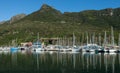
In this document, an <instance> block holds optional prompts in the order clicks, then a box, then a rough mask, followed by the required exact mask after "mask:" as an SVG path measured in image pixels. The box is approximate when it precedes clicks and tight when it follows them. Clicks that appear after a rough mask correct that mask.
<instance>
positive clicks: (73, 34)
mask: <svg viewBox="0 0 120 73" xmlns="http://www.w3.org/2000/svg"><path fill="white" fill-rule="evenodd" d="M74 46H75V35H74V33H73V47H74Z"/></svg>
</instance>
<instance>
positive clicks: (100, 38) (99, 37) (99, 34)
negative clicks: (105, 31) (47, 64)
mask: <svg viewBox="0 0 120 73" xmlns="http://www.w3.org/2000/svg"><path fill="white" fill-rule="evenodd" d="M99 45H100V46H101V34H100V33H99Z"/></svg>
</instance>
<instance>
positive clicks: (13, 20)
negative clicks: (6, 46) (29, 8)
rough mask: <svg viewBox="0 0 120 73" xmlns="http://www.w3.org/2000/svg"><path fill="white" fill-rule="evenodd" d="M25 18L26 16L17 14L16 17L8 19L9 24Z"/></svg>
mask: <svg viewBox="0 0 120 73" xmlns="http://www.w3.org/2000/svg"><path fill="white" fill-rule="evenodd" d="M25 16H26V14H18V15H15V16H13V17H12V18H11V19H10V24H11V23H13V22H16V21H18V20H20V19H22V18H24V17H25Z"/></svg>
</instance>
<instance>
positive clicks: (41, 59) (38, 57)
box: [0, 51, 120, 73]
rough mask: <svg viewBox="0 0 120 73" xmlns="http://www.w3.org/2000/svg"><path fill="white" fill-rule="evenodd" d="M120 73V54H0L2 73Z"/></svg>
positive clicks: (0, 70)
mask: <svg viewBox="0 0 120 73" xmlns="http://www.w3.org/2000/svg"><path fill="white" fill-rule="evenodd" d="M119 72H120V54H119V53H87V52H85V53H84V52H83V53H80V52H74V53H73V52H24V51H20V52H0V73H119Z"/></svg>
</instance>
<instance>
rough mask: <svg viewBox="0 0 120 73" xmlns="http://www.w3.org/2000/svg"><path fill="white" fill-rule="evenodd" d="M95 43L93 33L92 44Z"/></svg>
mask: <svg viewBox="0 0 120 73" xmlns="http://www.w3.org/2000/svg"><path fill="white" fill-rule="evenodd" d="M94 43H95V33H93V36H92V44H94Z"/></svg>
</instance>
